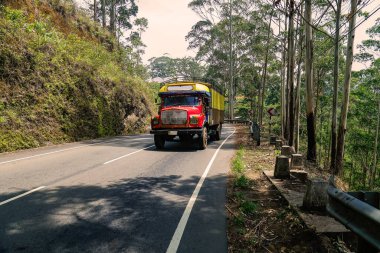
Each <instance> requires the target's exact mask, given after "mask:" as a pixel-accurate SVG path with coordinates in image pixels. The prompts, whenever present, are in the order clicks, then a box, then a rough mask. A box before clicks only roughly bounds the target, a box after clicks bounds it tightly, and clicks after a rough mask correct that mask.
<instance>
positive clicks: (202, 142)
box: [198, 127, 207, 150]
mask: <svg viewBox="0 0 380 253" xmlns="http://www.w3.org/2000/svg"><path fill="white" fill-rule="evenodd" d="M206 147H207V128H206V127H203V129H202V134H201V135H200V136H199V138H198V148H199V149H200V150H204V149H206Z"/></svg>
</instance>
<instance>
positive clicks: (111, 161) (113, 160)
mask: <svg viewBox="0 0 380 253" xmlns="http://www.w3.org/2000/svg"><path fill="white" fill-rule="evenodd" d="M151 147H154V145H151V146H148V147H146V148H142V149H139V150H136V151H134V152H132V153H128V154H126V155H123V156H120V157H118V158H115V159H112V160H109V161H107V162H105V163H103V164H104V165H105V164H110V163H113V162H115V161H117V160H120V159H122V158H124V157H127V156H130V155H133V154H136V153H138V152H141V151H143V150H145V149H148V148H151Z"/></svg>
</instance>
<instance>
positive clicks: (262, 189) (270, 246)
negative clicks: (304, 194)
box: [226, 126, 348, 253]
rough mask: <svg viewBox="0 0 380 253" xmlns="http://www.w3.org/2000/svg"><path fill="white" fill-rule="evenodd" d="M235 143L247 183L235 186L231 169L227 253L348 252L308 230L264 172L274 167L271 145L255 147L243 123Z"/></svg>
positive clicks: (265, 143)
mask: <svg viewBox="0 0 380 253" xmlns="http://www.w3.org/2000/svg"><path fill="white" fill-rule="evenodd" d="M237 144H238V146H241V147H243V148H244V155H243V161H244V164H245V171H244V175H245V176H246V178H248V184H247V185H246V186H245V187H239V186H237V184H236V175H234V174H233V173H232V172H231V174H230V178H229V183H228V190H227V196H228V197H227V204H226V209H227V213H228V241H229V248H228V251H229V252H302V253H306V252H348V251H347V249H346V247H345V246H344V243H343V242H342V241H340V240H339V239H336V238H329V237H327V236H325V235H317V234H316V233H315V232H314V231H312V230H310V229H308V228H307V227H306V225H305V224H304V223H303V222H302V220H300V218H299V217H298V216H297V214H296V213H295V212H294V211H293V210H292V209H291V208H290V207H289V206H288V204H287V202H286V200H285V199H284V198H283V197H282V196H281V195H280V193H279V192H278V191H277V189H276V188H275V187H274V186H273V185H272V184H271V183H270V181H269V180H268V179H267V178H266V177H265V176H264V175H263V173H262V171H261V170H262V169H273V168H274V161H275V150H274V148H273V146H269V144H268V142H262V143H261V146H260V147H256V145H255V142H253V141H252V139H251V138H250V136H249V133H248V128H246V127H244V126H240V127H238V133H237ZM247 207H248V208H247ZM247 210H248V211H247Z"/></svg>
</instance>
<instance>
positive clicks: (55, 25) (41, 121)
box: [0, 0, 153, 152]
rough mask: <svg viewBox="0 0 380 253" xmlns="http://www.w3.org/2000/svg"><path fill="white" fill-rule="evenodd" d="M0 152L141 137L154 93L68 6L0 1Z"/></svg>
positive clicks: (122, 53)
mask: <svg viewBox="0 0 380 253" xmlns="http://www.w3.org/2000/svg"><path fill="white" fill-rule="evenodd" d="M0 5H1V7H0V152H6V151H12V150H17V149H24V148H31V147H38V146H43V145H47V144H49V143H62V142H66V141H75V140H82V139H88V138H97V137H103V136H112V135H120V134H124V133H131V132H139V131H142V130H143V129H144V128H145V127H146V124H147V122H148V120H147V119H148V118H149V117H150V114H151V112H152V109H153V103H152V100H153V99H152V95H151V94H152V92H151V90H150V89H149V87H148V85H147V84H146V83H145V82H144V81H143V80H142V79H140V78H139V77H137V76H138V75H137V74H136V73H135V71H134V67H133V63H131V62H129V60H128V53H127V51H126V50H124V49H120V48H119V47H118V46H117V43H116V41H115V40H114V38H113V36H112V35H111V34H109V33H108V32H107V31H105V30H104V29H102V28H101V27H100V26H99V25H97V24H95V23H94V22H92V21H91V20H90V19H89V18H87V17H86V16H85V15H83V14H81V13H80V11H78V10H77V9H76V8H75V6H74V5H73V4H72V3H71V2H70V1H59V0H39V1H36V0H34V1H33V0H6V1H2V2H0Z"/></svg>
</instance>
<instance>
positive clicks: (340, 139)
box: [334, 0, 357, 175]
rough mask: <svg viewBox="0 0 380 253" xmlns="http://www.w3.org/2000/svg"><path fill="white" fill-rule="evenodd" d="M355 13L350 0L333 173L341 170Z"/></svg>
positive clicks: (355, 6) (355, 1) (352, 2)
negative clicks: (341, 98)
mask: <svg viewBox="0 0 380 253" xmlns="http://www.w3.org/2000/svg"><path fill="white" fill-rule="evenodd" d="M356 13H357V0H351V13H350V25H349V27H348V29H349V33H348V41H347V53H346V55H347V56H346V69H345V75H344V86H343V88H344V90H343V101H342V108H341V118H340V124H339V131H338V142H337V154H336V168H335V171H334V174H335V175H338V174H340V173H341V172H342V170H343V155H344V154H343V153H344V139H345V134H346V125H347V112H348V105H349V99H350V84H351V69H352V60H353V44H354V38H355V24H356Z"/></svg>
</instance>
